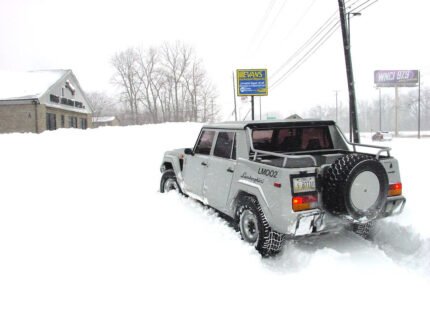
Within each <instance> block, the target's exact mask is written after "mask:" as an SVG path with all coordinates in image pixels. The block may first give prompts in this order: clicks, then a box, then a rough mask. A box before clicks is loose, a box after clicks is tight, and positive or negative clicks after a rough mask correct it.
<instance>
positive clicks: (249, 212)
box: [236, 195, 284, 257]
mask: <svg viewBox="0 0 430 323" xmlns="http://www.w3.org/2000/svg"><path fill="white" fill-rule="evenodd" d="M236 216H237V218H238V219H239V231H240V234H241V236H242V239H243V240H244V241H246V242H247V243H249V244H251V245H253V246H254V247H255V249H256V250H257V251H258V252H259V253H260V254H261V255H262V256H263V257H268V256H273V255H275V254H277V253H279V252H280V251H281V249H282V244H283V240H284V235H283V234H281V233H278V232H276V231H274V230H272V229H271V228H270V226H269V223H268V222H267V220H266V217H265V216H264V213H263V211H262V209H261V206H260V204H259V203H258V200H257V198H255V197H254V196H250V195H246V196H243V197H242V198H241V199H240V201H239V203H238V207H237V209H236Z"/></svg>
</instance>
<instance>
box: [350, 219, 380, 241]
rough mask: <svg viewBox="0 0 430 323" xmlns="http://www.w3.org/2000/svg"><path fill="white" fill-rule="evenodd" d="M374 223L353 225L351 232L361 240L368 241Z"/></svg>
mask: <svg viewBox="0 0 430 323" xmlns="http://www.w3.org/2000/svg"><path fill="white" fill-rule="evenodd" d="M374 223H375V221H370V222H367V223H365V224H361V223H353V224H352V232H354V233H355V234H358V235H359V236H360V237H362V238H363V239H369V237H370V234H371V230H372V227H373V224H374Z"/></svg>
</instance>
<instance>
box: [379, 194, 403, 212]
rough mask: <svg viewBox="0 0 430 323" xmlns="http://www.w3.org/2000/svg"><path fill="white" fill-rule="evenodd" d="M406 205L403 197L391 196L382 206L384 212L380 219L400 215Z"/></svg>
mask: <svg viewBox="0 0 430 323" xmlns="http://www.w3.org/2000/svg"><path fill="white" fill-rule="evenodd" d="M405 204H406V198H404V197H403V196H393V197H389V198H388V199H387V202H386V203H385V206H384V212H383V214H382V217H387V216H390V215H396V214H399V213H402V211H403V209H404V207H405Z"/></svg>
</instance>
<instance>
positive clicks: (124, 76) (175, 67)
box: [88, 42, 219, 125]
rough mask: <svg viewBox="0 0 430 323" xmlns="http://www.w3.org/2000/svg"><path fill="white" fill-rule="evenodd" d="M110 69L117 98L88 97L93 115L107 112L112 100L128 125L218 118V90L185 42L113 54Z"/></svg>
mask: <svg viewBox="0 0 430 323" xmlns="http://www.w3.org/2000/svg"><path fill="white" fill-rule="evenodd" d="M111 64H112V66H113V68H114V75H113V78H112V82H113V84H114V85H116V86H117V88H118V89H119V93H120V94H119V98H118V100H114V99H112V98H110V99H109V98H107V97H106V96H105V97H104V98H102V97H103V95H102V94H100V93H90V94H89V95H88V97H89V100H90V101H91V103H92V105H93V106H95V109H94V110H95V115H97V114H98V115H102V114H105V113H106V112H107V111H109V110H110V109H111V106H112V105H113V102H112V101H116V102H117V104H116V106H117V105H118V103H119V105H120V106H121V110H122V112H121V113H120V119H121V123H122V124H124V125H127V124H144V123H160V122H182V121H195V122H207V121H213V120H214V119H216V117H217V115H218V113H219V111H218V108H217V105H216V99H217V94H216V90H215V87H214V86H213V84H212V83H211V82H210V80H209V78H208V76H207V72H206V71H205V69H204V67H203V64H202V61H201V60H200V59H199V58H198V57H197V56H196V54H195V52H194V50H193V49H192V48H191V47H190V46H187V45H185V44H184V43H181V42H176V43H165V44H163V45H161V46H159V47H151V48H148V49H139V48H128V49H126V50H124V51H121V52H118V53H117V54H115V55H114V56H113V57H112V60H111ZM103 105H104V106H105V108H104V107H103ZM117 115H118V113H117Z"/></svg>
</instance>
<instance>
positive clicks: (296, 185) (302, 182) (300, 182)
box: [293, 176, 316, 193]
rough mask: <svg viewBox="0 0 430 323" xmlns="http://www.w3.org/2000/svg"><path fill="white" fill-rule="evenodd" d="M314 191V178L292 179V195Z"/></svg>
mask: <svg viewBox="0 0 430 323" xmlns="http://www.w3.org/2000/svg"><path fill="white" fill-rule="evenodd" d="M315 190H316V185H315V177H314V176H310V177H296V178H293V192H294V193H304V192H314V191H315Z"/></svg>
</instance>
